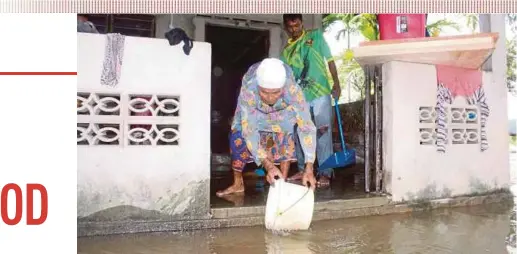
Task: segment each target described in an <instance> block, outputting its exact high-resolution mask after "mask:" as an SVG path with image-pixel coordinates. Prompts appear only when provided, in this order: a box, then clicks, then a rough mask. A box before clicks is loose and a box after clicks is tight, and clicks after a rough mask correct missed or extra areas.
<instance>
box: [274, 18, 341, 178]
mask: <svg viewBox="0 0 517 254" xmlns="http://www.w3.org/2000/svg"><path fill="white" fill-rule="evenodd" d="M283 22H284V28H285V31H286V32H287V34H288V35H289V40H288V42H287V45H286V47H285V48H284V50H283V52H282V56H281V59H282V61H284V62H285V63H287V64H288V65H289V66H290V67H291V68H292V69H293V72H294V75H295V77H296V80H297V83H298V85H299V86H300V87H301V89H302V90H303V93H304V95H305V99H306V100H307V102H308V103H309V105H310V108H311V113H312V118H313V120H314V124H315V125H316V128H317V133H318V137H317V143H316V144H317V145H316V154H317V159H318V162H319V164H320V165H321V164H322V163H323V162H324V161H325V160H326V159H327V158H329V157H330V156H331V155H332V154H333V152H334V151H333V150H334V149H333V143H332V127H331V126H332V120H333V112H332V99H331V94H332V96H333V97H334V98H339V96H340V95H341V87H340V84H339V79H338V75H337V70H336V65H335V63H334V60H333V58H332V54H331V52H330V48H329V46H328V44H327V42H326V41H325V38H324V37H323V31H322V30H321V29H314V30H305V28H304V27H303V18H302V14H284V15H283ZM327 67H328V70H329V71H330V74H331V76H332V81H333V83H334V84H333V86H331V84H330V82H329V78H328V72H327ZM295 140H297V141H298V140H299V138H297V139H295ZM298 144H299V142H297V146H296V154H297V158H298V169H299V172H298V173H297V174H296V175H294V176H293V177H291V178H290V179H289V180H293V181H295V180H299V179H301V177H302V175H303V162H304V157H303V153H301V152H300V146H299V145H298ZM333 173H334V172H333V169H327V170H322V171H319V172H318V175H319V180H318V185H319V186H328V185H329V184H330V180H331V178H332V176H333Z"/></svg>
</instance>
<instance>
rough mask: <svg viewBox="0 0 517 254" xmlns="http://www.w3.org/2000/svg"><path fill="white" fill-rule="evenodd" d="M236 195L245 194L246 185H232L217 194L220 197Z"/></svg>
mask: <svg viewBox="0 0 517 254" xmlns="http://www.w3.org/2000/svg"><path fill="white" fill-rule="evenodd" d="M236 193H244V185H243V184H242V183H241V184H235V183H234V184H232V185H231V186H230V187H228V188H226V189H224V190H220V191H218V192H216V193H215V195H217V196H218V197H222V196H226V195H230V194H236Z"/></svg>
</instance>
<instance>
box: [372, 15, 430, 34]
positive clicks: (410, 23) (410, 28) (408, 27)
mask: <svg viewBox="0 0 517 254" xmlns="http://www.w3.org/2000/svg"><path fill="white" fill-rule="evenodd" d="M377 20H378V22H379V33H380V34H379V36H380V39H381V40H395V39H406V38H420V37H425V26H426V16H425V14H379V15H377Z"/></svg>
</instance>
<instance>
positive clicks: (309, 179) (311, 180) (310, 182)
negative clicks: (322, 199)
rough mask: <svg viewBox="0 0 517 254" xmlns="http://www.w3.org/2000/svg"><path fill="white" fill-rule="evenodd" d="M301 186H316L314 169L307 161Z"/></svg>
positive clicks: (312, 187)
mask: <svg viewBox="0 0 517 254" xmlns="http://www.w3.org/2000/svg"><path fill="white" fill-rule="evenodd" d="M302 183H303V186H306V187H310V188H311V189H312V190H314V189H315V188H316V178H315V177H314V169H313V167H312V164H311V163H307V165H306V166H305V170H304V171H303V176H302Z"/></svg>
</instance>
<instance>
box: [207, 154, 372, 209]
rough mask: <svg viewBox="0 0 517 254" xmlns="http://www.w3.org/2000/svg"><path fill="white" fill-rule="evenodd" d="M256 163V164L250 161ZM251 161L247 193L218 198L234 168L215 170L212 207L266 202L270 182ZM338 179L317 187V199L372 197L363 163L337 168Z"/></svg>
mask: <svg viewBox="0 0 517 254" xmlns="http://www.w3.org/2000/svg"><path fill="white" fill-rule="evenodd" d="M251 164H253V163H251ZM251 164H249V165H248V166H247V168H246V169H247V170H246V171H245V172H247V173H245V174H244V185H245V189H246V192H245V195H230V196H227V197H223V198H220V197H217V196H216V195H215V193H216V192H217V191H218V190H222V189H225V188H226V187H228V186H230V185H231V184H232V183H233V176H232V174H233V173H232V172H231V169H230V168H229V167H228V166H220V167H219V168H218V170H212V174H211V179H210V205H211V207H212V208H226V207H240V206H260V205H266V200H267V193H268V188H269V184H268V183H267V182H266V180H265V178H264V177H258V176H256V175H255V174H254V169H255V165H254V164H253V165H251ZM294 174H296V165H295V164H294V163H293V164H292V165H291V169H290V171H289V175H290V176H291V175H294ZM334 177H335V179H334V180H333V182H332V185H331V186H329V187H326V188H321V189H317V190H316V193H315V194H316V195H315V197H316V201H328V200H337V199H356V198H364V197H368V196H371V195H372V194H366V193H365V191H364V164H356V165H353V166H350V167H347V168H340V169H337V170H335V174H334Z"/></svg>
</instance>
